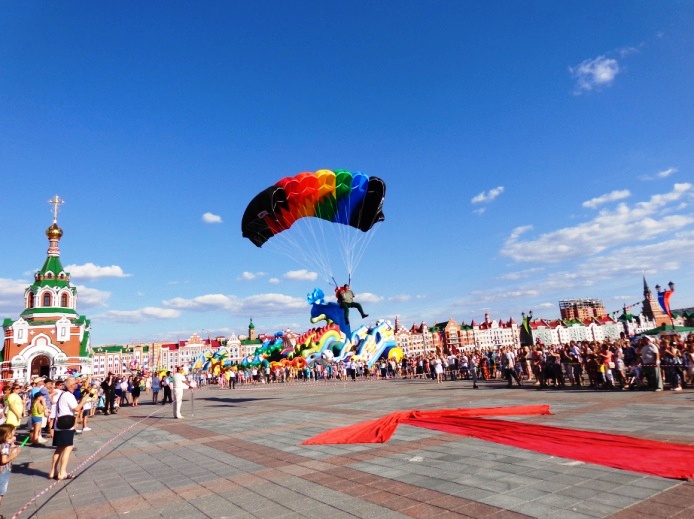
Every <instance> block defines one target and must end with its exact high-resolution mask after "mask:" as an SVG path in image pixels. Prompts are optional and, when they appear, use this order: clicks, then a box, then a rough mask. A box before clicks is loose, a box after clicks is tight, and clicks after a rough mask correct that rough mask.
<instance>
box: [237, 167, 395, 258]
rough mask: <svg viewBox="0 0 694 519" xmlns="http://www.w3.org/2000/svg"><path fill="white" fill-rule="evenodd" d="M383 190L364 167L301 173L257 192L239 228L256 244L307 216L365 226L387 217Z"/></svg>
mask: <svg viewBox="0 0 694 519" xmlns="http://www.w3.org/2000/svg"><path fill="white" fill-rule="evenodd" d="M385 194H386V185H385V183H384V182H383V180H381V179H380V178H377V177H368V176H367V175H365V174H364V173H359V172H354V173H352V172H350V171H347V170H344V169H338V170H335V171H331V170H328V169H321V170H319V171H316V172H315V173H309V172H307V173H299V174H298V175H296V176H294V177H286V178H283V179H282V180H280V181H278V182H277V183H276V184H275V185H273V186H270V187H268V188H267V189H265V190H263V191H261V192H260V193H258V194H257V195H256V196H255V198H253V200H251V202H250V203H249V204H248V207H246V211H245V212H244V214H243V219H242V220H241V231H242V233H243V236H244V237H245V238H248V239H249V240H251V241H252V242H253V243H254V244H255V245H256V246H258V247H262V246H263V244H264V243H265V242H266V241H267V240H269V239H270V238H272V237H273V236H275V235H276V234H279V233H281V232H282V231H284V230H286V229H289V228H290V227H291V226H292V224H293V223H294V222H295V221H296V220H298V219H299V218H305V217H309V216H312V217H315V218H321V219H323V220H327V221H329V222H335V223H341V224H343V225H349V226H351V227H354V228H356V229H359V230H361V231H364V232H366V231H368V230H369V229H371V228H372V227H373V226H374V224H376V223H377V222H381V221H383V220H384V216H383V211H382V208H383V200H384V197H385Z"/></svg>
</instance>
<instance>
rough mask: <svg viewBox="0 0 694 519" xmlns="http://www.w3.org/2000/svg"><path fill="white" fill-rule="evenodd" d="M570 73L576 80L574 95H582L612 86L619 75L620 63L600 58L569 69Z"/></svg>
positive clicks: (588, 60)
mask: <svg viewBox="0 0 694 519" xmlns="http://www.w3.org/2000/svg"><path fill="white" fill-rule="evenodd" d="M569 71H570V72H571V75H572V76H573V77H574V79H575V80H576V84H575V87H574V94H576V95H580V94H583V93H585V92H590V91H592V90H599V89H600V88H602V87H606V86H609V85H610V84H612V82H613V81H614V79H615V77H616V76H617V74H618V73H619V63H617V60H615V59H611V58H607V57H605V56H598V57H597V58H594V59H587V60H585V61H583V62H581V63H579V64H578V65H576V66H575V67H569Z"/></svg>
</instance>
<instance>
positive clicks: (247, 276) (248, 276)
mask: <svg viewBox="0 0 694 519" xmlns="http://www.w3.org/2000/svg"><path fill="white" fill-rule="evenodd" d="M264 275H265V272H244V273H243V274H241V276H240V277H238V278H236V279H238V280H242V281H253V280H254V279H258V278H261V277H263V276H264Z"/></svg>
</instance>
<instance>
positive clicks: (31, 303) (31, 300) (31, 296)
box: [27, 292, 35, 308]
mask: <svg viewBox="0 0 694 519" xmlns="http://www.w3.org/2000/svg"><path fill="white" fill-rule="evenodd" d="M34 303H35V300H34V293H33V292H29V301H28V302H27V308H34Z"/></svg>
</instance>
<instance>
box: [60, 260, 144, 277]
mask: <svg viewBox="0 0 694 519" xmlns="http://www.w3.org/2000/svg"><path fill="white" fill-rule="evenodd" d="M65 270H66V271H67V272H69V273H70V277H71V278H73V279H74V278H79V279H88V280H94V279H103V278H128V277H130V276H131V274H126V273H125V272H123V269H122V268H121V267H119V266H118V265H111V266H109V267H100V266H99V265H94V263H85V264H84V265H68V266H67V267H65Z"/></svg>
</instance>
